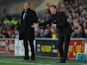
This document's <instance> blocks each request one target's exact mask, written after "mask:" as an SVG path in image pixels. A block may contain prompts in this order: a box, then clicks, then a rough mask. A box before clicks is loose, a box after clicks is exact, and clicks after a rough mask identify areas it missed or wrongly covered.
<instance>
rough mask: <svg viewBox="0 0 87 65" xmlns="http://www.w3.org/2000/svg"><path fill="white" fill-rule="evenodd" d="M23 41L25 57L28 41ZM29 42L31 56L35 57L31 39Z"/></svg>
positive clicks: (27, 53)
mask: <svg viewBox="0 0 87 65" xmlns="http://www.w3.org/2000/svg"><path fill="white" fill-rule="evenodd" d="M23 43H24V50H25V57H28V56H29V51H28V41H27V40H23ZM29 44H30V47H31V57H35V53H34V45H33V40H29Z"/></svg>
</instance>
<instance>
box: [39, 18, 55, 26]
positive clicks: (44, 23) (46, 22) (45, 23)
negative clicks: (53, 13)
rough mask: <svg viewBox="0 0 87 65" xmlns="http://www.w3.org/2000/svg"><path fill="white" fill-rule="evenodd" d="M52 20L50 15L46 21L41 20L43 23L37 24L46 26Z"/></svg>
mask: <svg viewBox="0 0 87 65" xmlns="http://www.w3.org/2000/svg"><path fill="white" fill-rule="evenodd" d="M52 22H53V19H52V17H51V18H50V19H49V20H48V21H45V22H43V23H40V24H39V26H46V25H47V24H50V23H52Z"/></svg>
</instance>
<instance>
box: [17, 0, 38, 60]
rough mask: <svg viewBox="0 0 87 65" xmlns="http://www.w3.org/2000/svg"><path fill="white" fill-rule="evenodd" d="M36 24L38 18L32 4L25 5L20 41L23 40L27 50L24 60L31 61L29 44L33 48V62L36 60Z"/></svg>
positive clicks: (26, 3)
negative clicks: (31, 6)
mask: <svg viewBox="0 0 87 65" xmlns="http://www.w3.org/2000/svg"><path fill="white" fill-rule="evenodd" d="M34 23H37V16H36V13H35V11H33V10H31V8H30V3H29V2H25V3H24V9H23V11H22V15H21V24H20V32H19V40H23V43H24V49H25V56H24V60H29V54H28V43H29V44H30V47H31V60H35V53H34V45H33V40H34V37H35V36H34V26H33V25H34Z"/></svg>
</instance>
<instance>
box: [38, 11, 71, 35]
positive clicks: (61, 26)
mask: <svg viewBox="0 0 87 65" xmlns="http://www.w3.org/2000/svg"><path fill="white" fill-rule="evenodd" d="M52 22H53V23H55V24H57V26H56V27H57V29H58V32H59V33H63V34H69V33H71V32H72V28H71V26H70V24H69V23H68V22H67V16H66V15H65V13H64V12H57V13H56V14H55V15H51V18H50V19H49V20H48V21H46V22H43V23H40V24H39V26H45V25H47V24H50V23H52Z"/></svg>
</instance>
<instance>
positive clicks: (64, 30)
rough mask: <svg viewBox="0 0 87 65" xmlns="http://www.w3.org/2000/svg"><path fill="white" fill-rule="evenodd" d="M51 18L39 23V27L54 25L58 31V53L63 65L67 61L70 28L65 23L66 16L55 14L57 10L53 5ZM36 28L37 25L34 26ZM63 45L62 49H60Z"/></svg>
mask: <svg viewBox="0 0 87 65" xmlns="http://www.w3.org/2000/svg"><path fill="white" fill-rule="evenodd" d="M50 12H51V18H50V19H49V20H48V21H46V22H43V23H40V24H39V26H45V25H47V24H50V23H52V22H53V23H54V24H56V27H57V30H58V32H59V33H58V34H59V35H58V51H59V53H60V58H61V59H60V62H61V63H65V62H66V59H67V53H68V47H69V41H70V35H71V32H72V28H71V26H70V24H69V23H68V22H67V16H66V15H65V13H64V12H57V8H56V6H55V5H52V6H51V7H50ZM35 26H38V24H35ZM63 43H64V49H63V48H62V46H63Z"/></svg>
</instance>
